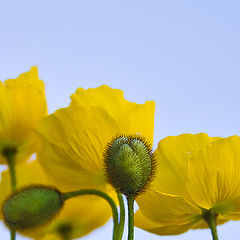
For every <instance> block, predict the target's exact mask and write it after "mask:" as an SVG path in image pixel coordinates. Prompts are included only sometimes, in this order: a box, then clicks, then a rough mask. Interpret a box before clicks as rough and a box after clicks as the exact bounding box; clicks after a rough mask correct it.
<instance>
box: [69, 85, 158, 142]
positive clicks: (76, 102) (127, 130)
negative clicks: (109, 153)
mask: <svg viewBox="0 0 240 240" xmlns="http://www.w3.org/2000/svg"><path fill="white" fill-rule="evenodd" d="M71 99H72V102H71V105H70V106H89V107H92V106H94V107H96V106H97V107H101V108H102V109H104V110H105V111H106V112H107V113H108V114H109V115H110V116H111V117H112V118H113V119H114V120H115V121H116V123H117V124H118V126H119V128H120V130H121V131H120V134H136V133H139V134H141V135H142V136H144V137H145V138H146V139H147V140H148V141H150V142H152V139H153V127H154V109H155V103H154V102H153V101H147V102H146V103H145V104H137V103H133V102H129V101H127V100H126V99H124V96H123V91H122V90H118V89H111V88H110V87H108V86H106V85H104V86H101V87H98V88H90V89H88V90H84V89H83V88H78V89H77V91H76V93H75V94H73V95H72V96H71Z"/></svg>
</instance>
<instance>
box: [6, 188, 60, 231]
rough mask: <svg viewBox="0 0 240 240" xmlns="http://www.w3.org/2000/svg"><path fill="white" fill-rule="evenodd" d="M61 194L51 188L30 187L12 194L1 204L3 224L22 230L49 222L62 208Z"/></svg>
mask: <svg viewBox="0 0 240 240" xmlns="http://www.w3.org/2000/svg"><path fill="white" fill-rule="evenodd" d="M63 203H64V201H63V197H62V194H61V193H60V192H59V191H58V190H57V189H55V188H53V187H48V186H44V185H31V186H29V187H26V188H23V189H20V190H19V191H17V192H15V193H13V194H12V195H11V196H10V197H9V198H8V199H7V200H6V201H5V202H4V204H3V209H2V211H3V215H4V221H5V223H6V224H7V225H8V226H9V227H10V228H11V229H15V230H24V229H28V228H33V227H36V226H40V225H43V224H45V223H47V222H48V221H50V220H51V219H52V218H53V217H54V216H55V215H56V214H57V213H58V212H59V211H60V210H61V208H62V206H63Z"/></svg>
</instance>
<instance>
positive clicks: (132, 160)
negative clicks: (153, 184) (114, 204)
mask: <svg viewBox="0 0 240 240" xmlns="http://www.w3.org/2000/svg"><path fill="white" fill-rule="evenodd" d="M104 159H105V170H106V174H107V177H108V179H109V182H110V183H111V184H112V186H113V187H114V188H115V189H116V190H117V191H118V192H121V193H122V194H124V195H126V196H129V195H134V196H136V195H138V194H139V193H141V192H143V191H144V189H145V188H146V186H147V184H148V183H149V182H150V180H151V179H152V176H153V173H154V171H155V165H156V164H155V161H154V158H153V154H152V149H151V147H150V145H149V144H148V143H147V142H146V141H145V140H144V139H143V138H140V137H139V136H122V137H117V138H115V139H114V140H113V141H111V142H110V143H109V144H108V146H107V148H106V150H105V153H104Z"/></svg>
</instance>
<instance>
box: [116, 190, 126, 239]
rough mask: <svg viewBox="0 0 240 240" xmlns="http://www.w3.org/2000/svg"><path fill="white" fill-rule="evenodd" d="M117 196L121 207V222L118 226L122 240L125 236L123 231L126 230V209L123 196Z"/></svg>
mask: <svg viewBox="0 0 240 240" xmlns="http://www.w3.org/2000/svg"><path fill="white" fill-rule="evenodd" d="M117 196H118V201H119V206H120V221H119V224H118V240H121V239H122V235H123V230H124V223H125V207H124V201H123V196H122V194H121V193H118V194H117Z"/></svg>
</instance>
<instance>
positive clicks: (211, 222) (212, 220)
mask: <svg viewBox="0 0 240 240" xmlns="http://www.w3.org/2000/svg"><path fill="white" fill-rule="evenodd" d="M203 218H204V220H205V221H206V222H207V224H208V226H209V228H210V229H211V233H212V238H213V240H218V234H217V227H216V225H217V224H216V219H217V214H216V213H214V212H213V211H212V210H208V211H206V212H205V213H204V214H203Z"/></svg>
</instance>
